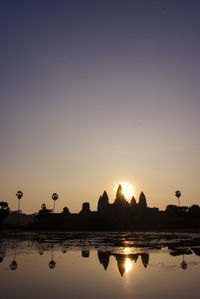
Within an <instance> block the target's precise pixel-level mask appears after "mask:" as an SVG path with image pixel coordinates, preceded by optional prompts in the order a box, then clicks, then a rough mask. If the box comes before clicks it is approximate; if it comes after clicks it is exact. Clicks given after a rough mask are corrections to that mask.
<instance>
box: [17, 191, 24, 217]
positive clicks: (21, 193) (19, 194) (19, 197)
mask: <svg viewBox="0 0 200 299" xmlns="http://www.w3.org/2000/svg"><path fill="white" fill-rule="evenodd" d="M16 196H17V198H18V200H19V201H18V212H19V211H20V199H21V198H22V196H23V192H22V191H17V193H16Z"/></svg>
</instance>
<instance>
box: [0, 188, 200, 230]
mask: <svg viewBox="0 0 200 299" xmlns="http://www.w3.org/2000/svg"><path fill="white" fill-rule="evenodd" d="M20 192H21V191H20ZM177 192H180V191H177ZM177 192H176V193H177ZM21 193H22V192H21ZM57 198H58V195H57V194H56V193H54V194H53V196H52V199H53V200H54V207H55V200H56V199H57ZM0 225H1V226H2V227H5V228H6V227H8V228H12V227H13V228H16V227H19V228H27V229H28V228H30V229H67V230H138V229H139V230H140V229H166V228H197V227H200V207H199V206H198V205H192V206H191V207H189V208H188V207H185V206H176V205H168V206H167V207H166V209H165V211H160V210H159V209H158V208H156V207H154V208H150V207H148V205H147V199H146V196H145V194H144V193H143V192H141V193H140V195H139V199H138V202H137V201H136V199H135V198H134V197H132V199H131V201H130V202H128V201H127V200H126V198H125V196H124V194H123V192H122V186H121V185H119V187H118V189H117V192H116V197H115V200H114V202H113V203H110V202H109V198H108V194H107V192H106V191H104V192H103V194H102V195H101V196H100V197H99V200H98V203H97V211H91V209H90V204H89V202H84V203H83V204H82V209H81V211H80V212H79V213H70V211H69V209H68V207H64V208H63V211H62V212H61V213H55V212H54V210H52V209H48V208H47V207H46V205H45V204H42V206H41V209H40V210H39V211H38V213H35V214H32V215H26V214H23V213H21V211H20V210H19V211H15V212H10V211H9V208H8V204H7V203H5V202H1V209H0Z"/></svg>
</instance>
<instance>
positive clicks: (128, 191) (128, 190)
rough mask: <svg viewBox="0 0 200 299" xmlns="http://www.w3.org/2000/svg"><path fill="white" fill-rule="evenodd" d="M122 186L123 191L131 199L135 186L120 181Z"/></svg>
mask: <svg viewBox="0 0 200 299" xmlns="http://www.w3.org/2000/svg"><path fill="white" fill-rule="evenodd" d="M120 185H121V186H122V193H123V194H124V196H125V198H126V199H131V198H132V197H133V195H134V193H135V190H134V188H133V186H132V185H131V184H130V183H128V182H122V183H120Z"/></svg>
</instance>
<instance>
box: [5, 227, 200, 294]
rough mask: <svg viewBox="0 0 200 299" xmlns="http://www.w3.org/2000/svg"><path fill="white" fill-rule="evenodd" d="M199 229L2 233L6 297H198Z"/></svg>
mask: <svg viewBox="0 0 200 299" xmlns="http://www.w3.org/2000/svg"><path fill="white" fill-rule="evenodd" d="M199 273H200V234H199V233H164V232H163V233H156V232H148V233H144V232H41V231H40V232H23V231H16V232H13V231H1V232H0V275H1V298H3V299H7V298H8V299H9V298H139V299H142V298H148V299H149V298H199V293H200V286H199Z"/></svg>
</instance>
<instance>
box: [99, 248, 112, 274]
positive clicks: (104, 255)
mask: <svg viewBox="0 0 200 299" xmlns="http://www.w3.org/2000/svg"><path fill="white" fill-rule="evenodd" d="M97 253H98V258H99V262H100V264H102V265H103V267H104V270H107V268H108V265H109V260H110V252H109V251H100V250H98V251H97Z"/></svg>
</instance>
